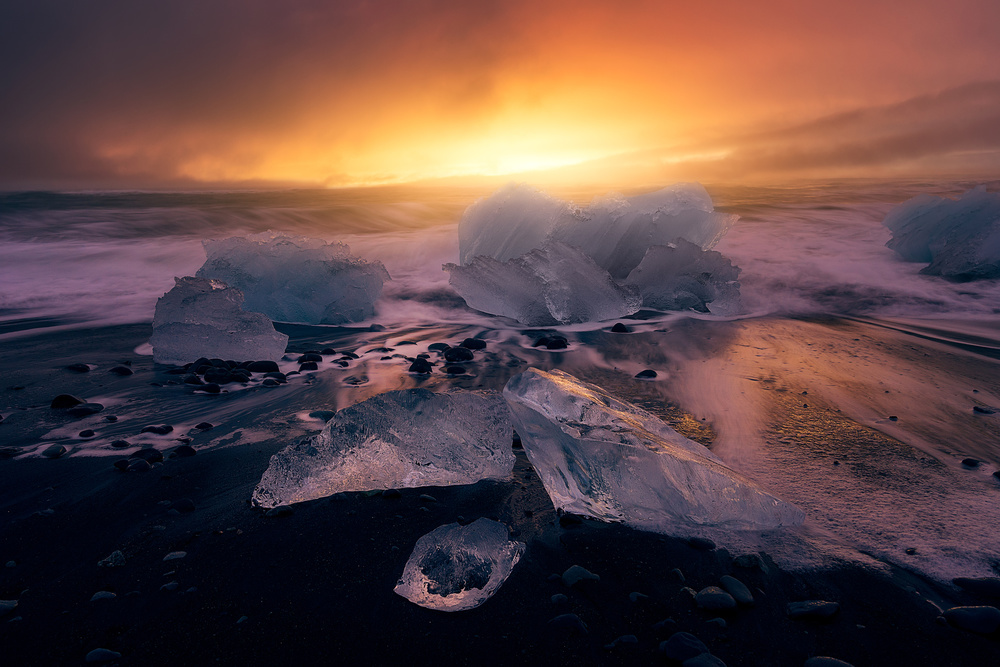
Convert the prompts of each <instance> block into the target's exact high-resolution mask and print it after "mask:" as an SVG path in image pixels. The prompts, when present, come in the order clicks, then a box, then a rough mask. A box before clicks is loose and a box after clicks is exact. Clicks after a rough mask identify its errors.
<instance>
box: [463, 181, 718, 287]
mask: <svg viewBox="0 0 1000 667" xmlns="http://www.w3.org/2000/svg"><path fill="white" fill-rule="evenodd" d="M737 219H738V217H737V216H735V215H730V214H724V213H716V212H715V210H714V208H713V206H712V199H711V197H710V196H709V195H708V193H707V192H706V191H705V188H703V187H702V186H701V185H699V184H697V183H678V184H676V185H672V186H670V187H666V188H662V189H660V190H657V191H656V192H650V193H646V194H642V195H637V196H634V197H628V198H626V197H622V196H620V195H609V196H607V197H604V198H601V199H597V200H594V201H593V202H592V203H591V204H590V206H588V207H586V208H577V207H574V206H572V205H571V204H569V203H568V202H565V201H561V200H558V199H555V198H553V197H550V196H549V195H547V194H545V193H543V192H540V191H538V190H535V189H534V188H532V187H530V186H527V185H523V184H521V185H513V184H512V185H507V186H505V187H503V188H501V189H500V190H498V191H497V192H495V193H494V194H493V195H491V196H490V197H487V198H485V199H481V200H479V201H477V202H476V203H475V204H473V205H472V206H470V207H469V208H468V209H467V210H466V212H465V214H464V215H463V216H462V220H461V221H460V222H459V227H458V235H459V257H460V261H461V263H462V264H469V263H470V262H472V261H473V259H474V258H475V257H477V256H479V255H486V256H489V257H492V258H494V259H497V260H499V261H505V260H508V259H513V258H515V257H519V256H521V255H523V254H524V253H526V252H528V251H530V250H532V249H533V248H540V247H542V246H543V245H544V244H545V243H546V242H552V241H558V242H562V243H565V244H567V245H572V246H576V247H578V248H580V249H581V250H582V251H583V253H584V254H586V255H588V256H589V257H591V258H592V259H593V260H594V261H595V262H597V264H598V266H600V267H602V268H604V269H605V270H607V271H608V272H609V273H610V274H611V276H612V277H613V278H615V279H616V280H621V279H624V278H625V277H626V276H627V275H628V274H629V272H630V271H631V270H632V269H634V268H635V267H636V266H638V265H639V262H640V261H641V260H642V258H643V256H644V255H645V254H646V250H647V249H648V248H649V247H650V246H654V245H666V244H668V243H672V242H674V241H676V240H677V239H686V240H687V241H690V242H691V243H694V244H696V245H698V246H700V247H702V248H705V249H708V248H712V247H713V246H715V244H716V243H718V242H719V239H721V238H722V236H723V235H724V234H725V233H726V232H727V231H728V230H729V228H730V227H732V225H733V224H735V222H736V220H737Z"/></svg>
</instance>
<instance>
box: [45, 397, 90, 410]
mask: <svg viewBox="0 0 1000 667" xmlns="http://www.w3.org/2000/svg"><path fill="white" fill-rule="evenodd" d="M82 403H83V401H82V400H80V399H79V398H77V397H76V396H70V395H69V394H59V395H58V396H56V397H55V398H53V399H52V403H51V405H50V406H49V407H50V408H52V409H53V410H65V409H67V408H71V407H73V406H74V405H80V404H82Z"/></svg>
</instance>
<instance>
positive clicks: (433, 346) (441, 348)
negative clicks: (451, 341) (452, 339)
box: [427, 343, 451, 352]
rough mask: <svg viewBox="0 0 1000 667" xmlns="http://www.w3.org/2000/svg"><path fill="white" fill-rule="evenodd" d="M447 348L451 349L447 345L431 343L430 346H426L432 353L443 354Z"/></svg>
mask: <svg viewBox="0 0 1000 667" xmlns="http://www.w3.org/2000/svg"><path fill="white" fill-rule="evenodd" d="M449 347H451V345H448V343H431V344H430V345H428V346H427V349H428V350H431V351H432V352H434V351H437V352H444V351H445V350H447V349H448V348H449Z"/></svg>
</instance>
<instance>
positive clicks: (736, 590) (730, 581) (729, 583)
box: [721, 574, 754, 607]
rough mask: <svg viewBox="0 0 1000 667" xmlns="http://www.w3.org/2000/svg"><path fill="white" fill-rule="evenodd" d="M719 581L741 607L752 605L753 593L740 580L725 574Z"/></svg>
mask: <svg viewBox="0 0 1000 667" xmlns="http://www.w3.org/2000/svg"><path fill="white" fill-rule="evenodd" d="M721 583H722V588H723V589H725V591H726V592H727V593H729V594H730V595H732V596H733V599H734V600H736V604H738V605H740V606H743V607H752V606H753V602H754V601H753V594H752V593H751V592H750V589H749V588H747V586H746V584H744V583H743V582H742V581H740V580H739V579H737V578H736V577H731V576H729V575H728V574H727V575H725V576H723V577H722V580H721Z"/></svg>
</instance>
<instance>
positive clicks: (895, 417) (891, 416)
mask: <svg viewBox="0 0 1000 667" xmlns="http://www.w3.org/2000/svg"><path fill="white" fill-rule="evenodd" d="M889 421H891V422H895V421H899V417H897V416H896V415H889Z"/></svg>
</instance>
